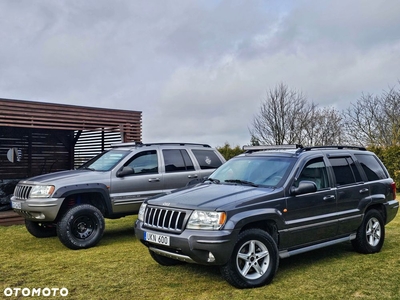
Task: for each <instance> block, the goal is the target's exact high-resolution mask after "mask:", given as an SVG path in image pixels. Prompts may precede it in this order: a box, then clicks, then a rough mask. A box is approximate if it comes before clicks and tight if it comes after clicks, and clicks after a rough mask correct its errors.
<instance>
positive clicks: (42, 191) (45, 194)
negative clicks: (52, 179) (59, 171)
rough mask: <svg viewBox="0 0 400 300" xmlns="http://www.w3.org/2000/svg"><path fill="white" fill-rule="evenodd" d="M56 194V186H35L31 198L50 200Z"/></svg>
mask: <svg viewBox="0 0 400 300" xmlns="http://www.w3.org/2000/svg"><path fill="white" fill-rule="evenodd" d="M53 192H54V185H35V186H33V187H32V190H31V193H30V195H29V196H30V198H49V197H50V196H51V194H53Z"/></svg>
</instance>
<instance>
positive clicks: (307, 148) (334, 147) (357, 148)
mask: <svg viewBox="0 0 400 300" xmlns="http://www.w3.org/2000/svg"><path fill="white" fill-rule="evenodd" d="M313 149H338V150H342V149H353V150H361V151H367V149H366V148H365V147H361V146H350V145H335V146H311V147H304V148H301V149H299V150H297V151H296V153H301V152H303V151H310V150H313Z"/></svg>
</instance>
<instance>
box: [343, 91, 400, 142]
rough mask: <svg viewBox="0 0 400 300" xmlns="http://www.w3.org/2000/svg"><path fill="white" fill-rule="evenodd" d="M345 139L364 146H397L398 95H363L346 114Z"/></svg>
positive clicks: (399, 134) (399, 123) (399, 129)
mask: <svg viewBox="0 0 400 300" xmlns="http://www.w3.org/2000/svg"><path fill="white" fill-rule="evenodd" d="M344 118H345V125H346V130H347V133H348V135H349V136H350V137H351V138H352V139H353V140H354V141H357V142H358V143H360V144H362V145H365V146H372V145H375V146H395V145H400V91H399V90H395V89H394V88H391V89H389V91H388V92H384V93H383V94H382V95H381V96H373V95H370V94H367V95H364V94H363V95H362V96H361V98H360V99H359V100H358V101H357V102H356V103H355V104H352V105H351V106H350V107H349V108H348V109H347V110H346V111H345V112H344Z"/></svg>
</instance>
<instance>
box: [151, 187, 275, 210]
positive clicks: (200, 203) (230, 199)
mask: <svg viewBox="0 0 400 300" xmlns="http://www.w3.org/2000/svg"><path fill="white" fill-rule="evenodd" d="M275 193H276V191H275V190H274V189H272V188H261V187H252V186H246V185H233V184H213V183H210V184H208V183H205V184H202V185H198V186H195V187H192V188H185V189H181V190H176V191H174V192H172V193H170V194H164V195H162V196H159V197H156V198H151V199H149V200H148V201H147V203H148V204H151V205H160V206H170V207H177V208H183V209H194V208H195V209H207V210H216V209H226V208H227V207H232V206H234V207H236V206H238V205H243V204H245V202H251V201H252V200H254V199H259V198H261V197H265V196H267V195H270V194H275Z"/></svg>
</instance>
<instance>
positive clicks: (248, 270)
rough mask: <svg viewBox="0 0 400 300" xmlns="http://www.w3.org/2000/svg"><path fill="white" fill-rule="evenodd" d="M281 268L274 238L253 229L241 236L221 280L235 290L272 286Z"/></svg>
mask: <svg viewBox="0 0 400 300" xmlns="http://www.w3.org/2000/svg"><path fill="white" fill-rule="evenodd" d="M260 263H261V265H260ZM278 265H279V254H278V247H277V245H276V243H275V241H274V239H273V238H272V237H271V236H270V235H269V234H268V233H267V232H265V231H264V230H261V229H256V228H254V229H248V230H246V231H243V232H242V233H240V234H239V237H238V240H237V242H236V244H235V247H234V248H233V252H232V256H231V258H230V260H229V261H228V263H227V264H225V265H223V266H221V267H220V270H221V274H222V277H223V278H224V279H225V280H226V281H228V282H229V283H230V284H231V285H233V286H234V287H237V288H240V289H242V288H254V287H259V286H263V285H266V284H269V283H270V282H271V281H272V279H273V278H274V276H275V273H276V271H277V270H278ZM257 269H258V270H259V271H258V272H257Z"/></svg>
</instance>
